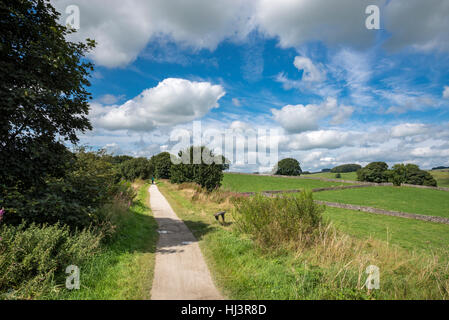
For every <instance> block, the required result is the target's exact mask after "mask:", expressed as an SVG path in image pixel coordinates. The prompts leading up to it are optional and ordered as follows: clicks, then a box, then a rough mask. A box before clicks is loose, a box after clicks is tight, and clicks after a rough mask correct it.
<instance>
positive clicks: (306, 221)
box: [233, 191, 324, 247]
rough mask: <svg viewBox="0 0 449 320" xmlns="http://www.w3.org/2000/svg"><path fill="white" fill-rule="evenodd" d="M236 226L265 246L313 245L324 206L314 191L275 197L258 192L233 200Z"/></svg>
mask: <svg viewBox="0 0 449 320" xmlns="http://www.w3.org/2000/svg"><path fill="white" fill-rule="evenodd" d="M233 202H234V205H235V212H234V215H233V217H234V219H235V226H236V227H237V229H238V230H239V231H240V232H243V233H246V234H250V235H252V236H253V237H254V239H255V240H256V241H257V242H258V243H259V244H260V245H261V246H263V247H276V246H279V245H293V246H295V247H298V246H302V245H309V244H310V243H311V242H312V241H313V240H314V237H315V235H316V230H317V229H318V227H319V225H320V224H321V223H322V213H323V212H324V206H321V205H318V204H316V203H315V202H314V201H313V196H312V193H311V192H305V191H304V192H301V193H299V194H295V195H283V196H277V197H274V198H270V197H264V196H262V195H256V196H254V197H240V198H235V199H234V200H233Z"/></svg>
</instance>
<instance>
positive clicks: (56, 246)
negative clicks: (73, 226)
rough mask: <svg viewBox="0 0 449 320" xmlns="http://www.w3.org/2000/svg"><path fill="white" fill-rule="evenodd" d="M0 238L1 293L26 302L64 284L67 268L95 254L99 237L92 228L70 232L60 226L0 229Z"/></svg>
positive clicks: (23, 226)
mask: <svg viewBox="0 0 449 320" xmlns="http://www.w3.org/2000/svg"><path fill="white" fill-rule="evenodd" d="M0 237H1V241H0V292H9V297H8V298H18V299H28V298H38V297H39V295H41V294H43V293H45V291H48V290H50V289H51V288H52V287H53V286H55V285H56V284H57V283H59V284H61V283H63V281H64V279H65V276H66V275H65V268H66V267H67V266H69V265H76V266H78V267H81V266H82V265H83V263H85V262H86V261H87V260H88V259H90V258H91V257H92V256H93V255H95V254H96V253H97V252H98V251H99V250H100V242H101V239H102V234H101V233H99V232H94V231H93V230H91V229H85V230H83V231H79V232H74V233H71V232H70V230H69V228H68V227H67V226H62V225H60V224H55V225H43V226H38V225H36V224H31V225H30V226H28V227H26V226H25V224H21V225H19V226H7V225H2V226H0ZM0 298H1V297H0Z"/></svg>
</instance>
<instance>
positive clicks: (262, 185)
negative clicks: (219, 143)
mask: <svg viewBox="0 0 449 320" xmlns="http://www.w3.org/2000/svg"><path fill="white" fill-rule="evenodd" d="M339 185H346V184H344V183H339V182H327V181H320V180H313V179H298V178H282V177H270V176H257V175H241V174H232V173H225V175H224V178H223V185H222V188H223V189H224V190H229V191H235V192H258V191H266V190H295V189H314V188H324V187H335V186H339Z"/></svg>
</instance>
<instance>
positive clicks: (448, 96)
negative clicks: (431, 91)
mask: <svg viewBox="0 0 449 320" xmlns="http://www.w3.org/2000/svg"><path fill="white" fill-rule="evenodd" d="M443 98H446V99H449V86H444V90H443Z"/></svg>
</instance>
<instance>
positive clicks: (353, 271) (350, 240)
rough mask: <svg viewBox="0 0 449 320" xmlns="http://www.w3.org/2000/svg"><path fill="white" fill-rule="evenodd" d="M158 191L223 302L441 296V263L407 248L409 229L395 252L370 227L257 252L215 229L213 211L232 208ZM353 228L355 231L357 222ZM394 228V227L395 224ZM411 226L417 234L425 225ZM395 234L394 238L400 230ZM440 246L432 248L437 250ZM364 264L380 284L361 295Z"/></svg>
mask: <svg viewBox="0 0 449 320" xmlns="http://www.w3.org/2000/svg"><path fill="white" fill-rule="evenodd" d="M160 190H161V191H162V192H163V193H164V195H165V196H166V197H167V199H168V201H169V202H170V204H171V205H172V207H173V209H174V210H175V211H176V213H177V214H178V215H179V216H180V218H181V219H183V220H184V221H186V224H187V225H188V226H189V228H190V229H191V230H192V231H193V233H194V234H195V236H196V237H197V238H198V239H199V242H200V246H201V248H202V251H203V253H204V255H205V257H206V261H207V262H208V265H209V267H210V269H211V272H212V274H213V277H214V279H215V281H216V283H217V286H218V287H219V288H220V289H221V290H222V292H224V294H225V295H227V297H229V298H234V299H441V298H448V294H449V292H448V288H449V283H448V280H447V277H448V270H447V264H446V262H444V259H440V258H439V256H438V255H432V254H431V253H430V252H424V251H423V250H417V251H415V250H412V249H415V247H413V248H412V245H411V243H412V241H413V240H410V242H406V241H404V239H405V238H406V237H407V233H408V232H412V229H411V228H410V227H408V228H409V231H406V232H405V233H404V235H403V237H402V240H401V241H399V240H398V241H397V242H395V243H397V244H398V245H397V246H396V245H394V244H393V242H392V241H390V242H389V243H387V242H386V241H380V240H377V239H378V238H382V236H383V234H382V233H381V232H377V233H376V232H371V231H375V230H374V229H370V228H369V226H370V224H369V223H368V224H367V228H368V229H367V230H366V231H360V233H359V234H355V232H354V234H353V235H351V232H347V233H348V234H349V235H347V234H343V233H342V232H341V231H335V230H334V229H332V228H327V229H325V230H321V231H320V238H319V239H321V240H320V241H318V242H317V244H316V245H315V246H312V247H309V248H301V249H299V250H285V249H282V248H278V249H276V248H275V249H270V250H267V249H266V248H262V247H259V246H258V245H257V244H256V243H255V242H254V241H253V238H252V236H251V235H247V234H241V233H239V232H237V231H236V230H235V228H234V227H233V225H232V220H229V218H230V217H229V216H230V215H229V214H227V219H228V222H229V223H228V224H226V225H224V226H222V225H220V224H219V223H217V222H216V221H215V219H214V218H213V216H212V214H213V213H215V212H217V211H218V210H221V209H228V210H231V208H232V205H231V204H230V203H229V202H228V201H224V202H222V203H221V204H218V203H215V202H212V201H210V200H208V199H207V197H201V196H198V195H196V196H195V197H194V199H195V201H192V196H193V195H194V191H193V190H191V189H183V190H178V187H176V186H172V185H170V184H168V183H163V184H161V185H160ZM340 213H341V212H340ZM340 213H338V212H335V211H334V212H329V211H328V212H327V213H325V217H327V218H330V219H331V220H332V219H333V216H334V217H335V216H337V215H338V214H340ZM361 217H362V216H361ZM375 217H377V216H375ZM384 218H388V217H383V216H379V219H384ZM334 220H335V221H336V222H337V219H335V218H334ZM404 220H405V219H404ZM380 221H381V220H380ZM368 222H373V221H368ZM358 223H360V224H361V225H363V223H364V221H359V222H358ZM397 223H398V224H397V226H399V223H400V221H397ZM430 225H432V226H433V224H430ZM357 227H358V226H357V225H356V224H354V226H353V227H352V228H349V229H351V230H352V231H354V230H356V229H357ZM339 228H340V227H339ZM418 228H422V229H421V231H423V232H424V230H425V225H422V226H421V227H418ZM405 229H407V227H405ZM339 230H342V229H339ZM396 231H397V232H402V230H400V229H398V230H396ZM370 232H371V233H372V234H369V233H370ZM436 238H437V237H436ZM395 239H396V237H395ZM398 239H399V238H398ZM395 241H396V240H395ZM442 241H443V240H441V242H439V243H437V244H436V245H435V246H436V247H438V246H439V244H441V243H442ZM422 245H424V244H422ZM407 247H408V249H405V248H407ZM370 264H374V265H377V266H379V267H380V270H381V279H382V284H381V289H380V290H378V291H372V292H370V293H368V292H367V290H366V288H363V285H364V281H365V279H366V274H365V269H366V267H367V266H368V265H370Z"/></svg>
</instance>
